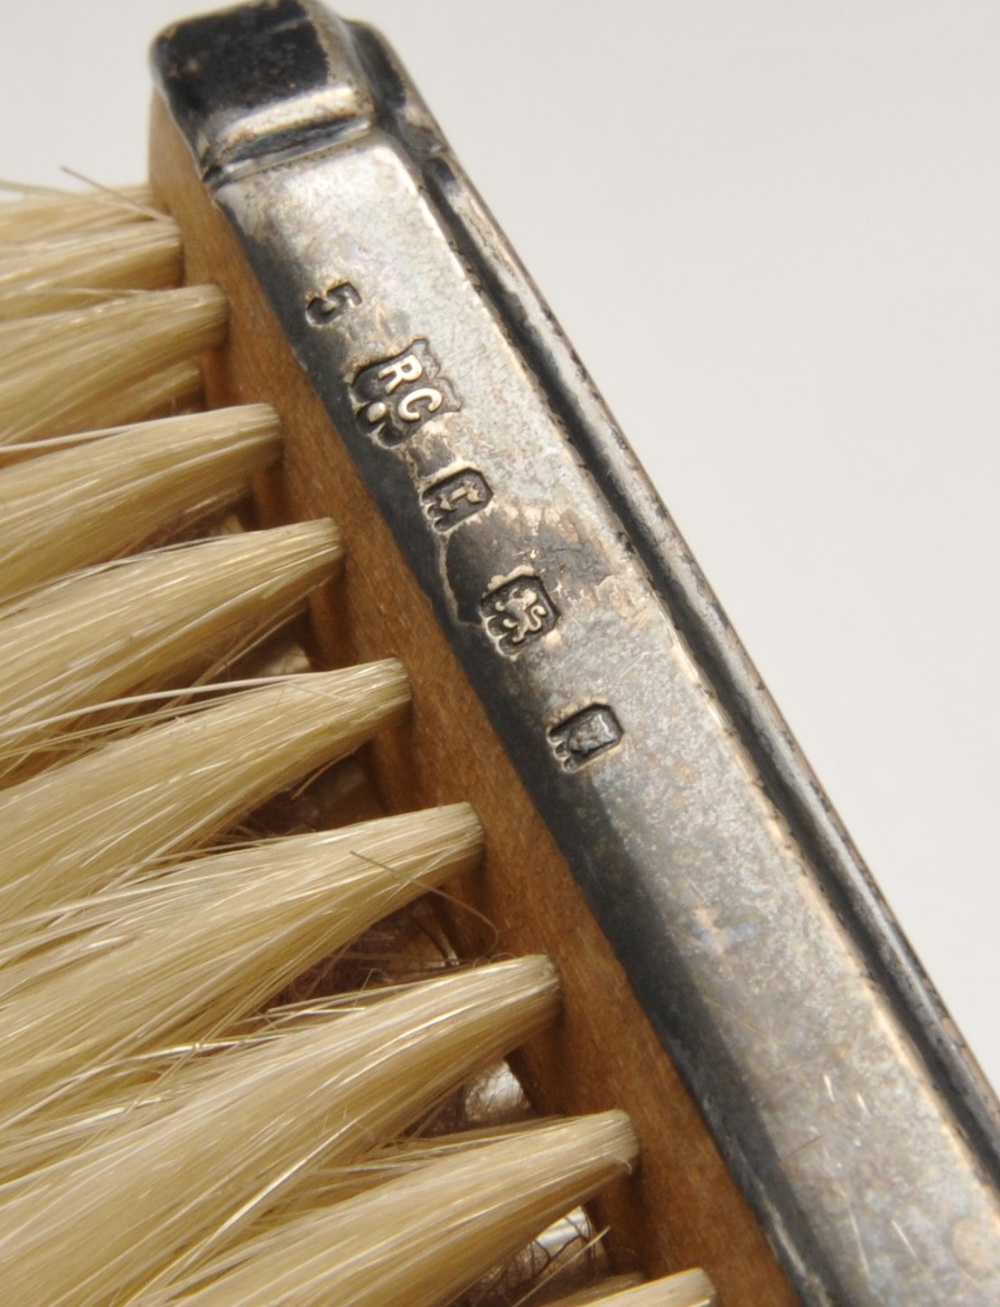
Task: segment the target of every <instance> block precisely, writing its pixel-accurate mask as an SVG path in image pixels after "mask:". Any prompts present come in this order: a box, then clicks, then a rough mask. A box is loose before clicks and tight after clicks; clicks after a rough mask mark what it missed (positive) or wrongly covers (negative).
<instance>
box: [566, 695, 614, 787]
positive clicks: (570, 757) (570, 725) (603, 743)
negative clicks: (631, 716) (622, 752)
mask: <svg viewBox="0 0 1000 1307" xmlns="http://www.w3.org/2000/svg"><path fill="white" fill-rule="evenodd" d="M623 735H624V731H623V730H622V728H621V726H620V725H619V723H618V718H617V717H616V716H615V715H614V713H613V712H612V711H611V709H610V708H609V707H608V706H607V704H603V703H592V704H591V705H590V707H589V708H583V709H582V710H581V711H580V712H576V713H574V714H573V715H572V717H567V718H566V720H565V721H564V722H560V723H559V725H558V726H553V727H552V728H551V729H550V730H549V744H550V745H551V746H552V752H553V753H554V754H555V755H556V758H557V759H558V761H559V762H560V763H561V764H562V767H563V770H564V771H576V770H577V769H578V768H580V767H582V766H583V765H584V764H585V763H588V762H590V761H591V760H592V759H593V758H596V757H597V756H598V754H601V753H606V752H607V750H608V749H612V748H614V746H615V745H616V744H617V743H618V742H619V740H620V739H621V738H622V736H623Z"/></svg>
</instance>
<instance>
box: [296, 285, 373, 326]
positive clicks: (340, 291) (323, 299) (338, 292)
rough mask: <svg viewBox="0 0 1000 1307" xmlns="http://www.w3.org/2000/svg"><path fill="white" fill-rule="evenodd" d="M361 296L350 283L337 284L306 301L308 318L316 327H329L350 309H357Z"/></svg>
mask: <svg viewBox="0 0 1000 1307" xmlns="http://www.w3.org/2000/svg"><path fill="white" fill-rule="evenodd" d="M360 303H361V296H360V295H359V294H358V292H357V291H356V290H355V289H354V287H353V286H352V285H351V283H350V282H349V281H342V282H339V283H338V282H335V283H334V284H333V285H332V286H328V287H327V288H326V290H325V291H323V292H321V293H320V294H318V295H310V297H309V299H308V300H307V301H306V317H307V318H308V319H309V321H310V322H311V323H312V325H313V326H314V327H328V326H330V324H331V323H332V322H334V321H335V320H336V319H337V318H339V317H340V316H341V314H343V313H345V312H346V311H347V310H348V309H356V308H357V307H358V305H359V304H360Z"/></svg>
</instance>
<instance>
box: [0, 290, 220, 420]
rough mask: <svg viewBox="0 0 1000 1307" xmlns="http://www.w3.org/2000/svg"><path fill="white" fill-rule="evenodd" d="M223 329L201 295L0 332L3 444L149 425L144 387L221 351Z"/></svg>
mask: <svg viewBox="0 0 1000 1307" xmlns="http://www.w3.org/2000/svg"><path fill="white" fill-rule="evenodd" d="M226 320H227V307H226V301H225V298H224V296H223V295H222V294H221V293H220V292H219V291H218V290H216V289H215V288H214V287H211V286H199V287H188V288H185V289H182V290H168V291H136V292H135V293H134V294H130V295H128V296H126V297H125V298H123V299H116V300H110V301H108V302H107V303H105V304H99V305H97V306H96V307H94V308H88V309H79V310H68V311H64V312H62V313H47V314H42V315H41V316H39V317H36V318H27V319H25V320H24V321H19V322H8V323H4V324H3V325H0V445H2V444H12V443H15V442H17V441H23V440H37V439H39V438H42V437H45V436H57V435H63V434H65V433H67V432H73V431H82V430H86V429H87V428H88V427H98V426H113V425H116V424H120V423H124V422H130V421H136V420H138V419H141V418H144V417H146V416H147V415H148V412H149V405H150V401H149V389H148V388H149V384H150V378H153V379H155V378H156V377H157V376H158V374H161V373H163V372H164V371H165V370H166V369H168V368H171V367H174V366H175V365H176V364H178V363H181V362H184V361H186V360H190V359H194V358H196V357H197V356H198V355H199V354H200V353H202V352H203V351H204V350H207V349H210V348H211V347H212V346H214V345H218V344H219V343H220V342H221V341H222V339H223V337H224V335H225V331H226ZM123 410H125V411H123Z"/></svg>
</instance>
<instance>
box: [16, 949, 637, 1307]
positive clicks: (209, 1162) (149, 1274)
mask: <svg viewBox="0 0 1000 1307" xmlns="http://www.w3.org/2000/svg"><path fill="white" fill-rule="evenodd" d="M557 1001H558V992H557V983H556V980H555V976H554V973H553V970H552V967H551V965H550V964H549V963H548V962H546V961H545V960H544V959H540V958H524V959H520V960H517V961H514V962H505V963H499V964H495V965H493V966H487V967H481V968H477V969H475V970H471V971H465V972H454V973H450V974H447V975H445V976H442V977H441V978H440V979H435V980H431V981H425V982H422V983H420V984H418V985H412V986H409V987H407V988H406V989H404V990H403V991H401V992H400V993H397V994H393V995H390V996H388V997H386V998H384V999H381V1000H379V1001H377V1002H369V1003H367V1004H365V1005H364V1006H363V1007H362V1008H361V1009H360V1010H359V1011H358V1012H356V1013H349V1014H347V1015H343V1016H340V1017H338V1018H336V1019H335V1020H333V1021H332V1022H329V1023H325V1022H324V1023H319V1024H317V1025H315V1026H310V1027H307V1028H306V1029H304V1030H301V1031H297V1032H296V1031H290V1032H287V1033H284V1034H280V1035H278V1036H276V1037H275V1038H274V1039H273V1040H271V1041H269V1042H267V1043H265V1044H263V1045H261V1046H259V1047H256V1048H254V1049H253V1050H251V1051H250V1052H243V1053H242V1054H241V1053H240V1052H237V1053H235V1054H234V1055H232V1056H228V1055H227V1054H225V1053H223V1054H222V1055H221V1056H220V1057H218V1058H217V1059H216V1062H217V1065H216V1068H215V1070H214V1071H212V1072H211V1073H210V1074H208V1075H206V1076H205V1077H203V1078H202V1080H201V1082H200V1083H199V1085H198V1087H197V1092H196V1093H195V1094H194V1095H193V1096H192V1098H191V1099H190V1101H188V1102H183V1103H180V1104H178V1105H177V1106H176V1107H175V1109H174V1110H173V1111H172V1112H170V1113H169V1114H167V1115H165V1116H163V1117H161V1118H160V1119H158V1120H157V1121H155V1122H154V1123H153V1124H152V1125H148V1126H138V1127H136V1128H135V1129H132V1130H129V1129H127V1128H126V1129H123V1130H121V1131H119V1132H117V1133H115V1134H114V1135H112V1137H110V1138H109V1139H107V1140H106V1141H103V1142H100V1143H97V1144H95V1145H94V1146H93V1148H91V1149H88V1150H84V1151H83V1152H82V1153H80V1154H79V1155H77V1156H74V1157H70V1158H67V1159H66V1160H65V1161H64V1162H63V1163H60V1164H56V1165H55V1166H52V1167H50V1168H48V1169H47V1171H46V1172H45V1173H44V1174H43V1175H40V1176H39V1177H38V1178H37V1179H34V1180H32V1179H31V1178H28V1179H26V1180H25V1181H23V1182H20V1183H18V1184H17V1185H14V1186H12V1187H9V1188H8V1190H7V1191H6V1192H5V1193H4V1194H3V1195H0V1226H2V1230H3V1234H2V1235H0V1250H2V1256H3V1264H4V1302H5V1304H6V1305H7V1307H28V1304H31V1307H35V1305H36V1304H38V1303H40V1302H44V1303H45V1304H46V1307H70V1304H72V1307H98V1305H99V1304H106V1303H109V1302H113V1301H122V1300H124V1299H125V1297H126V1296H129V1295H130V1294H131V1293H134V1292H135V1291H136V1290H137V1289H139V1288H141V1287H146V1288H147V1290H148V1288H149V1286H150V1282H151V1281H152V1280H153V1279H154V1277H157V1276H165V1277H169V1278H172V1277H173V1276H174V1275H176V1274H177V1273H179V1272H181V1271H183V1272H185V1273H187V1272H190V1271H191V1270H194V1269H197V1267H198V1266H199V1264H201V1263H202V1262H204V1261H205V1260H206V1259H207V1258H208V1257H209V1256H210V1255H218V1254H219V1253H221V1252H222V1251H224V1250H225V1248H226V1247H227V1246H229V1245H231V1244H232V1243H233V1242H234V1241H235V1240H236V1239H238V1238H239V1237H240V1236H241V1235H242V1234H243V1232H244V1230H245V1229H247V1228H248V1227H250V1226H251V1224H252V1221H253V1219H254V1218H255V1217H256V1216H258V1215H261V1214H263V1213H266V1212H267V1211H268V1210H269V1209H271V1208H272V1207H273V1206H274V1205H275V1204H276V1203H277V1202H278V1200H279V1199H280V1198H281V1196H282V1193H283V1191H284V1190H286V1189H288V1188H291V1187H293V1186H294V1184H295V1183H296V1181H297V1180H298V1179H299V1177H300V1176H301V1175H304V1174H306V1173H307V1172H308V1170H309V1169H310V1167H312V1166H315V1165H317V1164H318V1163H319V1162H320V1161H323V1162H326V1163H327V1164H330V1163H346V1162H350V1161H352V1160H355V1159H359V1158H360V1157H361V1156H362V1155H363V1154H364V1153H365V1152H366V1151H368V1150H369V1149H370V1148H371V1147H372V1146H374V1145H376V1144H378V1143H379V1142H380V1141H381V1140H385V1139H387V1138H389V1137H390V1136H391V1135H393V1134H395V1133H396V1132H398V1131H399V1130H401V1129H404V1128H405V1127H406V1126H407V1124H409V1123H411V1122H413V1121H415V1120H416V1119H417V1118H418V1117H419V1116H420V1115H421V1114H422V1113H424V1112H425V1111H426V1110H427V1109H428V1107H430V1106H432V1105H433V1104H434V1103H435V1102H436V1101H439V1100H440V1099H441V1097H442V1096H443V1095H444V1094H446V1093H447V1092H448V1091H449V1090H450V1089H451V1088H453V1087H455V1086H457V1085H458V1084H459V1083H460V1082H461V1081H462V1080H463V1079H465V1078H467V1077H468V1076H469V1075H470V1074H471V1073H472V1072H473V1071H475V1070H476V1069H478V1068H480V1067H483V1066H487V1065H489V1064H490V1063H491V1062H492V1061H493V1060H495V1059H496V1058H497V1057H498V1056H500V1055H502V1054H503V1053H504V1052H505V1051H506V1050H508V1049H510V1048H511V1047H513V1046H515V1045H516V1044H518V1043H520V1042H521V1041H522V1040H524V1039H525V1038H527V1037H528V1036H530V1035H531V1034H532V1033H534V1032H535V1031H537V1030H538V1029H540V1028H541V1027H542V1026H543V1025H544V1024H546V1023H547V1022H549V1021H550V1020H551V1019H552V1018H553V1016H554V1013H555V1009H556V1005H557ZM609 1130H610V1133H612V1134H614V1135H615V1143H614V1145H613V1146H612V1145H611V1144H610V1143H609V1144H608V1145H607V1146H606V1151H607V1149H608V1148H611V1149H612V1150H613V1152H614V1156H613V1158H612V1159H611V1160H610V1161H609V1160H608V1159H607V1158H606V1159H604V1160H603V1162H602V1164H601V1165H600V1167H599V1168H596V1169H599V1170H600V1173H601V1175H602V1177H603V1178H607V1177H608V1175H609V1173H613V1172H614V1171H615V1170H620V1169H621V1167H622V1166H623V1165H624V1164H625V1163H627V1161H628V1160H629V1158H630V1157H631V1152H632V1147H633V1145H632V1143H631V1131H630V1128H629V1127H628V1126H627V1124H623V1121H622V1119H621V1118H618V1119H617V1120H616V1123H615V1126H614V1127H609ZM571 1151H575V1150H571ZM588 1164H589V1166H590V1169H591V1171H592V1172H593V1171H594V1170H595V1168H594V1166H593V1162H592V1161H591V1160H590V1159H589V1158H588ZM572 1166H573V1164H572V1163H571V1169H572ZM576 1169H577V1171H578V1173H582V1171H583V1169H584V1164H583V1163H579V1164H577V1167H576ZM495 1177H496V1172H494V1179H495ZM518 1178H519V1179H520V1177H518ZM503 1185H504V1188H508V1187H509V1186H508V1180H507V1178H506V1176H505V1177H504V1180H503ZM513 1187H514V1188H516V1189H524V1188H525V1187H526V1186H525V1184H524V1183H519V1184H516V1185H515V1186H513ZM564 1187H565V1186H564ZM551 1188H552V1187H551V1186H550V1189H551ZM562 1192H563V1190H562V1189H560V1191H559V1194H560V1201H562V1199H561V1195H562ZM548 1198H549V1201H550V1202H551V1201H552V1198H551V1193H549V1195H548ZM571 1201H572V1199H571ZM538 1205H539V1206H541V1200H539V1202H538ZM417 1215H418V1217H419V1215H421V1213H417ZM422 1215H423V1217H424V1219H426V1215H427V1213H426V1210H424V1211H423V1213H422ZM416 1225H417V1227H418V1228H419V1220H418V1222H416ZM392 1228H393V1227H392V1225H391V1224H390V1225H389V1226H388V1227H383V1228H382V1230H381V1237H382V1238H383V1239H384V1238H385V1235H386V1231H387V1229H390V1230H391V1229H392ZM459 1228H460V1229H461V1228H464V1223H460V1225H459ZM247 1232H248V1233H249V1232H250V1231H249V1230H247ZM422 1237H423V1235H422V1232H420V1233H419V1235H418V1238H422ZM501 1251H502V1250H501ZM144 1296H145V1295H144ZM335 1300H336V1301H338V1302H346V1301H349V1300H348V1299H347V1298H346V1297H343V1296H341V1294H340V1293H339V1292H338V1293H337V1294H336V1295H335ZM129 1301H133V1299H132V1297H131V1296H129ZM135 1301H137V1302H138V1301H141V1299H136V1300H135ZM237 1301H238V1300H237ZM261 1301H262V1300H261ZM267 1301H268V1302H269V1303H273V1302H276V1301H278V1300H277V1299H267ZM303 1301H305V1300H303ZM381 1301H382V1302H383V1303H384V1302H385V1301H386V1300H385V1299H382V1300H381Z"/></svg>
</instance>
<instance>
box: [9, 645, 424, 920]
mask: <svg viewBox="0 0 1000 1307" xmlns="http://www.w3.org/2000/svg"><path fill="white" fill-rule="evenodd" d="M408 701H409V687H408V683H407V680H406V675H405V673H404V672H403V670H402V668H401V667H400V665H399V664H398V663H396V662H392V661H387V662H382V663H372V664H369V665H367V666H362V667H355V668H350V669H348V670H346V671H338V672H316V673H314V674H311V675H306V676H295V677H288V678H286V679H282V680H279V681H277V682H274V683H272V684H268V685H265V686H263V687H261V688H256V689H252V690H246V691H242V692H240V693H236V694H231V695H229V696H227V697H226V698H224V699H223V701H222V702H218V703H212V704H211V705H210V706H207V707H206V706H200V707H198V708H197V709H194V710H188V711H187V713H186V714H184V715H182V716H180V717H178V718H177V719H176V720H173V721H168V722H166V723H165V724H162V725H159V726H156V727H154V728H152V729H149V730H146V731H142V732H140V733H139V734H137V735H134V736H130V737H128V738H126V739H123V740H116V741H114V742H112V743H110V744H107V745H105V746H104V747H103V748H101V749H98V750H96V751H95V752H93V753H90V754H88V755H86V756H85V757H83V758H80V759H78V760H77V761H75V762H71V763H68V764H67V765H65V766H62V767H55V768H50V769H49V770H48V771H46V772H43V773H41V775H39V776H35V777H32V778H31V779H30V780H26V781H22V782H21V783H20V784H19V785H14V786H12V787H11V788H10V789H7V790H5V791H4V793H3V795H2V796H0V844H2V846H3V848H4V861H3V864H2V866H0V916H2V917H4V918H8V919H9V918H10V917H11V916H12V915H14V914H16V913H22V912H32V911H36V910H39V909H42V908H45V907H47V906H49V905H52V904H54V903H58V902H59V901H60V900H62V899H74V898H78V897H80V896H81V895H83V894H87V893H90V892H92V891H93V890H95V889H98V888H100V887H101V885H103V884H106V883H107V882H109V881H111V880H113V879H114V878H115V877H116V876H117V875H120V874H121V872H122V871H123V870H124V869H125V868H128V867H134V866H136V865H141V864H143V863H145V862H148V861H150V860H152V859H156V858H159V857H163V856H165V855H167V854H169V853H170V852H171V851H176V850H181V849H184V848H185V847H188V846H190V845H192V844H196V843H204V842H205V841H207V840H209V839H211V838H212V837H213V836H214V835H215V834H216V833H218V832H219V831H221V830H222V829H224V828H225V827H226V826H227V825H229V824H231V823H233V822H236V821H238V820H239V819H240V818H241V817H242V816H244V815H245V814H247V813H249V812H251V811H252V810H253V808H254V807H256V806H257V805H258V804H259V803H262V802H263V801H264V799H265V798H267V797H268V796H269V795H271V794H273V793H274V792H276V791H277V790H279V789H281V788H283V787H284V786H286V785H290V784H291V783H292V782H293V781H295V780H296V779H298V778H300V777H302V776H306V775H308V774H309V773H310V772H312V771H314V770H315V769H316V768H318V767H320V766H324V765H326V764H328V763H331V762H334V761H336V760H337V759H338V758H341V757H344V756H345V755H346V754H348V753H350V752H352V751H353V750H354V749H355V748H357V747H358V745H360V744H361V743H363V742H364V741H365V740H367V739H369V738H370V737H371V736H372V735H374V734H375V733H376V732H377V731H378V730H380V729H381V728H382V727H383V726H385V725H388V724H389V723H391V722H392V721H394V720H395V719H397V718H398V717H399V716H400V714H401V713H402V712H403V710H404V709H405V707H406V705H407V703H408Z"/></svg>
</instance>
